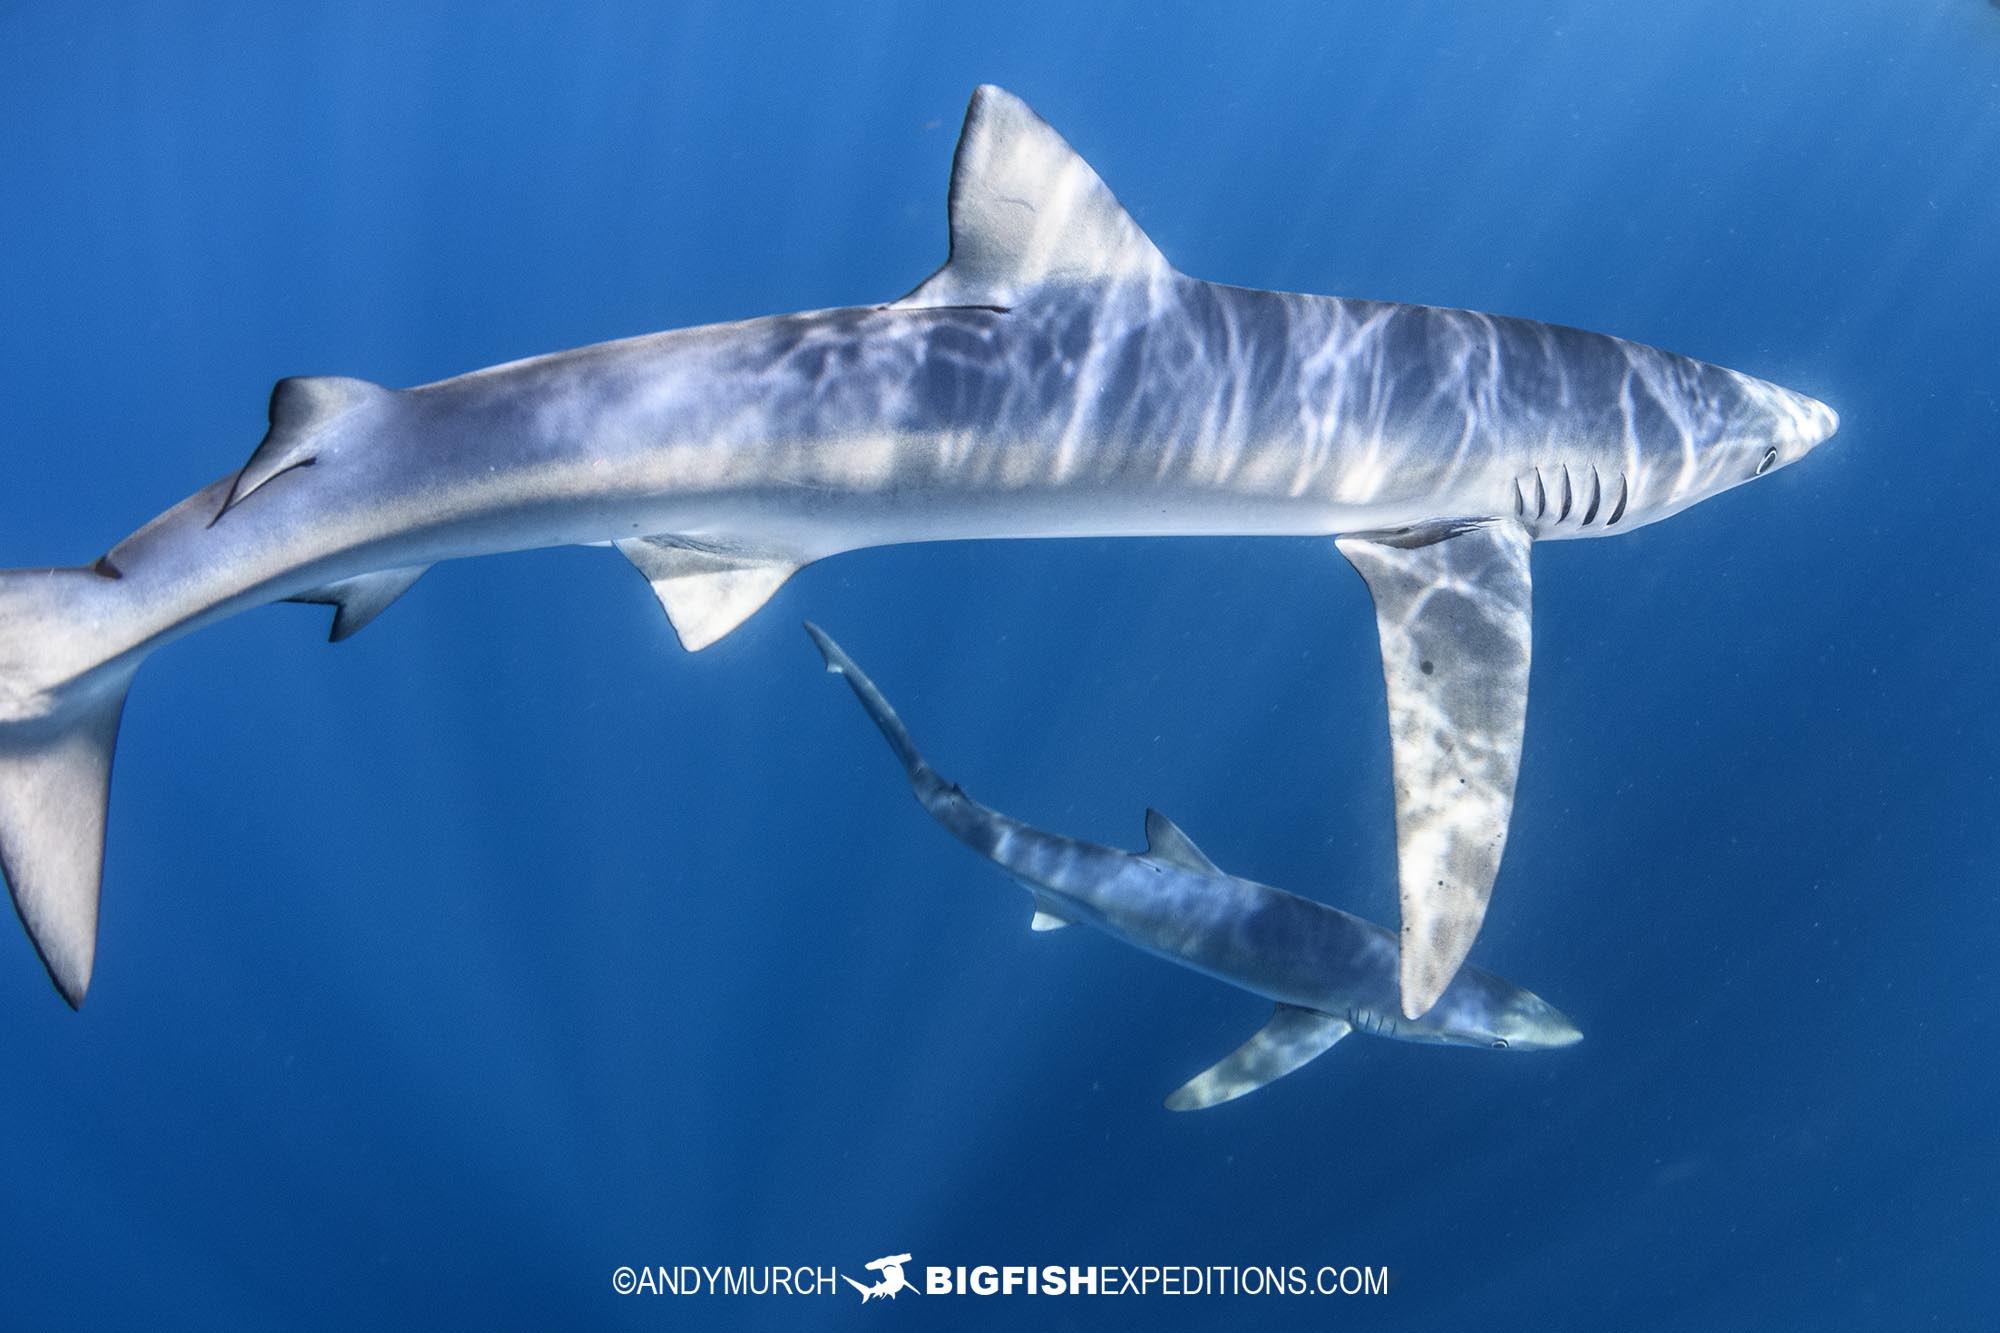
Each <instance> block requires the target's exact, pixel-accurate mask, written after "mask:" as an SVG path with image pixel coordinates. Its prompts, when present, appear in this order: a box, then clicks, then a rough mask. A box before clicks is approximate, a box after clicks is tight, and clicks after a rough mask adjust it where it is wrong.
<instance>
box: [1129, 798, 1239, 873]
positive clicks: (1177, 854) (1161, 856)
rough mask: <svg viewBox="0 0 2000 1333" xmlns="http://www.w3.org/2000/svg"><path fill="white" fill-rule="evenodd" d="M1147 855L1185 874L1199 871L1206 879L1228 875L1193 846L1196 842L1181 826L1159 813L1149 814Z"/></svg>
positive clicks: (1147, 817)
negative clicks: (1187, 871) (1184, 871)
mask: <svg viewBox="0 0 2000 1333" xmlns="http://www.w3.org/2000/svg"><path fill="white" fill-rule="evenodd" d="M1146 855H1148V856H1150V857H1152V858H1153V859H1154V860H1155V861H1163V862H1165V863H1166V864H1168V865H1174V866H1179V867H1181V868H1182V869H1183V870H1198V871H1200V872H1201V873H1202V874H1204V875H1221V874H1226V873H1228V872H1226V871H1224V870H1223V868H1222V867H1221V866H1219V865H1217V864H1216V863H1215V862H1213V861H1211V860H1209V859H1208V857H1207V856H1205V855H1203V853H1202V850H1201V848H1199V847H1197V846H1195V845H1194V839H1193V838H1190V837H1189V836H1188V835H1187V834H1185V833H1183V832H1181V827H1180V825H1178V824H1176V823H1174V821H1173V820H1171V819H1168V818H1167V817H1166V816H1165V815H1163V814H1161V813H1160V812H1159V811H1158V810H1148V811H1147V812H1146Z"/></svg>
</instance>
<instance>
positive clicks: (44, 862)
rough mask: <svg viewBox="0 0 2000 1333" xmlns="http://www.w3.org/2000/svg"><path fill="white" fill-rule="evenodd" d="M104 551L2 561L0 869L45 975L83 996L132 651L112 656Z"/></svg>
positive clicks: (74, 997)
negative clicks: (64, 565) (66, 563)
mask: <svg viewBox="0 0 2000 1333" xmlns="http://www.w3.org/2000/svg"><path fill="white" fill-rule="evenodd" d="M117 578H118V574H117V572H116V570H115V569H111V568H108V567H107V565H106V562H103V561H100V562H99V564H98V566H97V567H95V568H84V569H10V570H0V874H4V875H5V876H6V879H7V887H8V888H9V889H10V890H11V891H12V893H13V897H14V910H15V911H17V912H19V913H20V916H21V924H22V925H24V926H26V927H27V929H28V937H29V938H30V939H31V940H33V941H34V945H35V951H36V952H37V953H39V954H40V955H41V959H42V963H43V965H44V966H46V967H47V968H48V970H49V978H50V980H52V981H54V982H55V985H56V989H57V990H58V991H60V992H61V993H62V997H63V999H64V1000H66V1001H68V1002H69V1005H70V1007H71V1008H75V1007H76V1006H78V1005H80V1004H82V1003H83V995H84V992H85V991H86V990H88V989H89V988H90V972H91V965H92V962H93V961H94V959H95V958H96V954H97V886H98V879H99V873H100V871H101V870H102V868H103V864H104V812H105V805H106V802H107V799H108V797H109V795H110V790H111V751H112V747H113V746H114V745H115V744H116V742H117V740H118V719H119V716H120V714H121V713H122V712H123V711H124V708H125V692H126V690H127V688H128V687H129V686H130V685H131V683H132V672H133V670H134V669H136V665H137V664H136V662H135V663H129V664H126V663H120V662H117V661H111V660H107V659H108V658H110V657H111V654H110V653H109V652H108V651H106V644H105V639H104V637H103V635H102V634H101V627H102V625H103V624H104V623H105V622H106V619H107V617H106V616H105V615H104V614H103V612H104V609H105V608H104V607H103V605H102V597H103V592H104V587H105V585H106V584H109V583H112V582H113V581H115V580H116V579H117Z"/></svg>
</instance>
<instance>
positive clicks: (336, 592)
mask: <svg viewBox="0 0 2000 1333" xmlns="http://www.w3.org/2000/svg"><path fill="white" fill-rule="evenodd" d="M429 568H430V566H429V565H406V566H404V567H403V568H401V569H378V570H376V571H375V572H374V573H372V574H357V575H356V576H355V577H353V578H351V579H342V580H341V581H340V582H338V583H329V584H327V585H326V586H325V587H323V588H314V589H312V590H311V591H310V592H302V593H298V594H296V595H294V596H291V597H287V598H286V599H285V600H286V601H288V602H311V603H315V604H317V605H321V606H331V607H333V608H334V611H333V631H332V632H331V633H330V634H328V635H327V636H326V637H327V642H329V643H339V642H340V641H341V640H342V639H345V638H348V637H349V636H351V635H353V634H354V633H355V632H356V631H358V630H359V629H360V628H361V627H362V626H363V625H366V624H367V623H368V622H369V621H371V620H373V619H374V618H375V617H376V616H379V615H381V614H382V610H383V608H384V607H386V606H388V605H389V603H391V602H393V601H395V600H396V599H397V598H398V597H401V596H402V595H403V594H404V593H406V592H408V591H409V590H410V585H411V584H412V583H415V582H416V581H417V580H418V579H420V578H422V577H423V575H424V571H425V570H427V569H429Z"/></svg>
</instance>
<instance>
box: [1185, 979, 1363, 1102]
mask: <svg viewBox="0 0 2000 1333" xmlns="http://www.w3.org/2000/svg"><path fill="white" fill-rule="evenodd" d="M1353 1030H1354V1029H1353V1028H1352V1027H1350V1026H1349V1025H1348V1022H1347V1020H1346V1019H1344V1018H1335V1017H1334V1016H1333V1015H1331V1014H1322V1013H1320V1012H1319V1011H1318V1010H1316V1009H1301V1008H1299V1007H1297V1006H1296V1005H1290V1004H1281V1005H1279V1006H1278V1007H1277V1009H1276V1010H1275V1011H1273V1012H1272V1014H1271V1021H1270V1022H1268V1023H1266V1024H1265V1025H1264V1026H1263V1027H1261V1028H1259V1029H1258V1030H1257V1035H1256V1036H1254V1037H1252V1038H1250V1040H1248V1041H1246V1042H1244V1043H1243V1044H1242V1045H1241V1046H1238V1047H1237V1048H1236V1049H1235V1050H1233V1051H1231V1052H1230V1053H1229V1054H1228V1055H1226V1056H1224V1057H1223V1058H1222V1059H1221V1060H1219V1061H1217V1062H1216V1063H1215V1064H1213V1065H1211V1066H1210V1067H1209V1068H1207V1069H1204V1070H1202V1071H1201V1072H1200V1073H1199V1074H1196V1075H1195V1076H1194V1077H1193V1078H1191V1079H1189V1080H1188V1081H1187V1082H1186V1083H1183V1084H1182V1085H1181V1086H1180V1087H1179V1088H1177V1089H1175V1091H1174V1093H1173V1095H1172V1096H1170V1097H1168V1098H1167V1109H1168V1110H1169V1111H1201V1110H1206V1109H1207V1108H1208V1107H1211V1106H1220V1105H1221V1104H1222V1103H1224V1102H1228V1101H1234V1100H1236V1099H1237V1098H1238V1097H1241V1096H1242V1095H1243V1094H1244V1093H1246V1092H1255V1091H1256V1090H1257V1089H1259V1088H1261V1087H1263V1086H1264V1085H1265V1084H1266V1083H1270V1082H1273V1081H1274V1080H1277V1079H1281V1078H1283V1077H1284V1076H1285V1075H1287V1074H1289V1073H1291V1072H1292V1071H1293V1070H1294V1069H1297V1068H1298V1067H1299V1066H1301V1065H1304V1064H1307V1063H1309V1062H1310V1061H1312V1060H1314V1059H1315V1058H1317V1057H1319V1056H1321V1055H1324V1054H1325V1053H1326V1052H1327V1051H1328V1050H1330V1049H1331V1048H1332V1047H1333V1044H1334V1043H1335V1042H1337V1041H1339V1040H1340V1039H1341V1038H1342V1037H1345V1036H1346V1035H1347V1034H1348V1033H1349V1032H1352V1031H1353Z"/></svg>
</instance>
